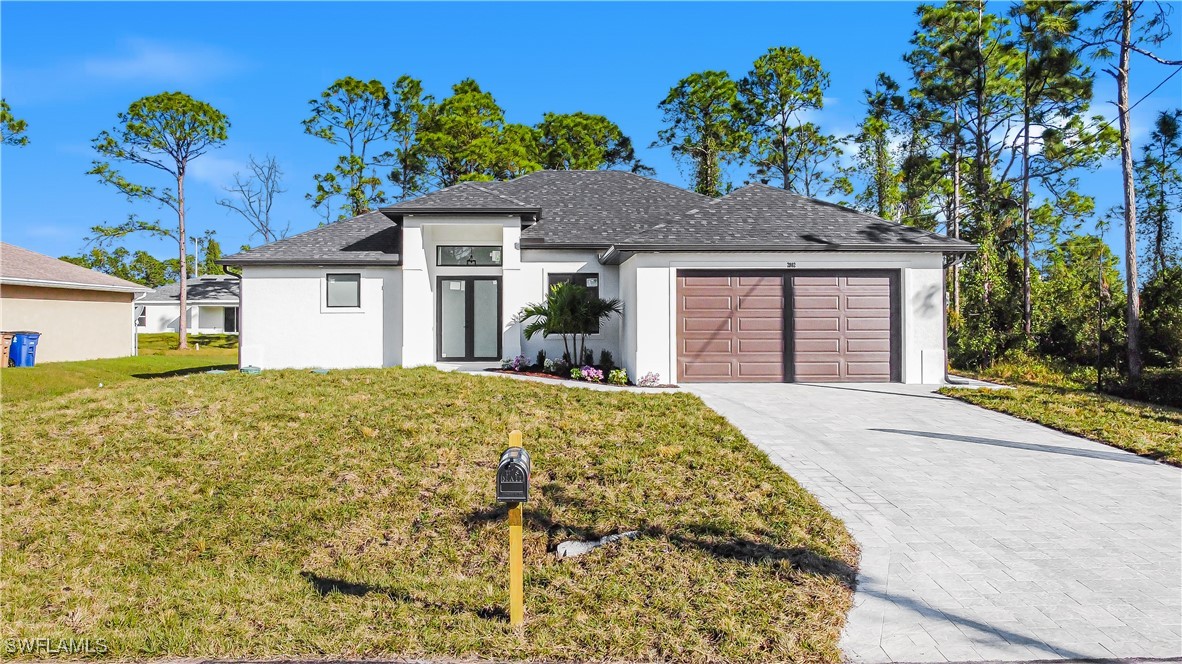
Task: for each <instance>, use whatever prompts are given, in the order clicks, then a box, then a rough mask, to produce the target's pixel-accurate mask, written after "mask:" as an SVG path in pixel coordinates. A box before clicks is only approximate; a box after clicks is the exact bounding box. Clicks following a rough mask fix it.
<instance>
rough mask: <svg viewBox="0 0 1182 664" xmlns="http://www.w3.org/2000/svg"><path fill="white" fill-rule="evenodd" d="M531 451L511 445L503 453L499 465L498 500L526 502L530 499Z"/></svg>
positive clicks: (503, 501)
mask: <svg viewBox="0 0 1182 664" xmlns="http://www.w3.org/2000/svg"><path fill="white" fill-rule="evenodd" d="M529 473H530V462H529V452H526V451H525V450H524V449H523V448H520V447H510V448H509V449H507V450H505V451H504V452H503V453H502V454H501V463H500V464H498V465H497V501H498V502H502V503H524V502H525V501H527V500H529Z"/></svg>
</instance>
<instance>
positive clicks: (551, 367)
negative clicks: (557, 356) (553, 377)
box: [542, 357, 558, 373]
mask: <svg viewBox="0 0 1182 664" xmlns="http://www.w3.org/2000/svg"><path fill="white" fill-rule="evenodd" d="M542 369H544V370H545V371H546V373H556V372H557V371H558V362H557V361H555V360H552V359H550V358H548V357H547V358H546V361H545V362H543V363H542Z"/></svg>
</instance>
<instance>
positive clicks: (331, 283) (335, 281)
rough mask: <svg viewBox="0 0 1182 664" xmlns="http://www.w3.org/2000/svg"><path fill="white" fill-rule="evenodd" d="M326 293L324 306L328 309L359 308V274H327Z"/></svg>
mask: <svg viewBox="0 0 1182 664" xmlns="http://www.w3.org/2000/svg"><path fill="white" fill-rule="evenodd" d="M325 282H326V283H327V284H328V293H327V295H326V299H325V304H326V305H327V306H329V307H354V308H356V307H360V306H361V275H360V274H329V275H326V276H325Z"/></svg>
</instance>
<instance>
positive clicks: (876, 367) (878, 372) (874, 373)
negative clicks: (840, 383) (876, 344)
mask: <svg viewBox="0 0 1182 664" xmlns="http://www.w3.org/2000/svg"><path fill="white" fill-rule="evenodd" d="M845 371H846V374H847V375H848V376H850V377H851V378H860V379H865V380H867V381H871V380H873V381H878V380H880V378H879V377H880V376H882V375H884V374H886V375H888V376H889V375H890V372H891V363H890V360H889V359H886V360H883V361H881V362H846V365H845Z"/></svg>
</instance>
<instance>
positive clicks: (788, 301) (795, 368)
mask: <svg viewBox="0 0 1182 664" xmlns="http://www.w3.org/2000/svg"><path fill="white" fill-rule="evenodd" d="M896 278H897V276H896V273H892V272H884V271H851V272H796V271H794V272H781V273H776V272H700V271H680V272H679V273H678V276H677V325H678V328H677V370H678V378H679V380H681V381H682V382H738V381H744V382H781V381H802V382H888V381H892V380H898V379H899V376H898V346H899V342H898V340H899V321H898V318H899V317H898V304H897V295H896Z"/></svg>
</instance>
